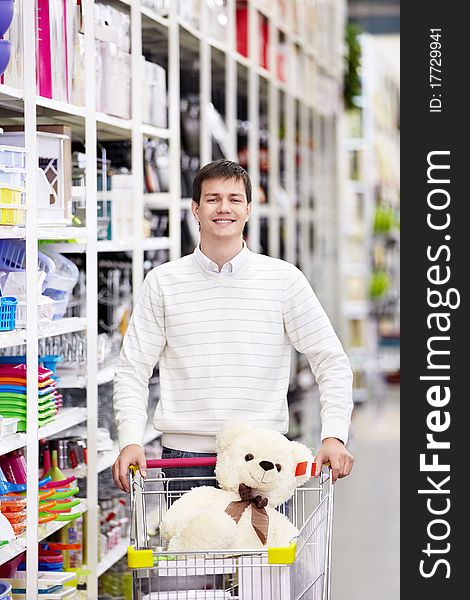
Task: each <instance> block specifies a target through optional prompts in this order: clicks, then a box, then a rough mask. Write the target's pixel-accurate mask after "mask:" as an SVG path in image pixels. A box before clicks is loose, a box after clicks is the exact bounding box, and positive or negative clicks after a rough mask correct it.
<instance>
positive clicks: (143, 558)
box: [127, 546, 153, 569]
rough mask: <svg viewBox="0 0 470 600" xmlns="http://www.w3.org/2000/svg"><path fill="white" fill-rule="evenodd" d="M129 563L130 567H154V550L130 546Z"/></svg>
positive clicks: (128, 551)
mask: <svg viewBox="0 0 470 600" xmlns="http://www.w3.org/2000/svg"><path fill="white" fill-rule="evenodd" d="M127 565H128V567H129V568H130V569H145V568H147V569H148V568H150V567H153V552H152V550H136V549H135V548H133V547H132V546H128V547H127Z"/></svg>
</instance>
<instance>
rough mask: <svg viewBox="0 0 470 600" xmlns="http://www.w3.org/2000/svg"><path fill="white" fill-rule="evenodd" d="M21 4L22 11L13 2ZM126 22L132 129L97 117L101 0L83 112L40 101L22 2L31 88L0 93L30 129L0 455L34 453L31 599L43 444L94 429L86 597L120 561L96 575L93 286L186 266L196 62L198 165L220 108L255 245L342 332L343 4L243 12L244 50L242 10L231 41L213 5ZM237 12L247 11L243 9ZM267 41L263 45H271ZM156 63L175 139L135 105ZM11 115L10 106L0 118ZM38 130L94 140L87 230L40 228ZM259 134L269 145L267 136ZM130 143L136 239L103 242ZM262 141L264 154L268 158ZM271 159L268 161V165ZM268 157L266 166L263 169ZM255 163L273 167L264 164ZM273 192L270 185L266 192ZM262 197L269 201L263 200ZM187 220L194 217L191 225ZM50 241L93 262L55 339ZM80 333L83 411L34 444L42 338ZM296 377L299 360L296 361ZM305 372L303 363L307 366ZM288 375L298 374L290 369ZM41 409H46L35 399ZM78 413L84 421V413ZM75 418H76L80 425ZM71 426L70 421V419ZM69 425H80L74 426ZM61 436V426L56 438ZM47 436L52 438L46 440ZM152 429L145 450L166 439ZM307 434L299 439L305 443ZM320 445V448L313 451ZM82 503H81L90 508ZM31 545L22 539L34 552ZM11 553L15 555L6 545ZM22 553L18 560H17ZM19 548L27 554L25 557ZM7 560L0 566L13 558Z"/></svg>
mask: <svg viewBox="0 0 470 600" xmlns="http://www.w3.org/2000/svg"><path fill="white" fill-rule="evenodd" d="M17 1H18V2H19V1H21V0H17ZM109 3H110V4H113V5H114V6H117V7H120V8H121V9H123V10H125V11H127V12H128V14H129V15H130V23H131V58H130V60H131V74H132V77H131V98H132V104H131V118H129V119H123V118H119V117H116V116H113V115H108V114H105V113H103V112H97V111H96V97H95V96H96V90H95V35H94V19H93V2H92V0H82V6H83V14H84V24H83V31H84V39H85V87H86V95H85V103H84V105H83V106H75V105H71V104H67V103H64V102H60V101H57V100H53V99H49V98H42V97H40V96H38V95H37V94H36V84H35V78H36V56H35V43H34V40H35V31H34V23H35V15H34V6H33V4H34V3H33V2H29V1H27V0H23V2H22V4H23V12H22V14H23V31H24V39H25V44H24V85H23V90H20V89H16V88H13V87H11V86H8V85H0V123H1V124H4V122H5V124H8V123H15V124H18V123H21V124H22V125H24V129H25V135H26V146H27V148H28V154H27V169H28V176H27V203H28V204H27V206H28V209H27V223H26V227H25V228H18V227H11V228H10V227H2V226H0V238H2V237H14V238H17V239H25V240H26V248H27V272H28V296H27V302H28V314H27V326H26V329H25V330H19V331H13V332H5V333H0V348H5V347H10V346H16V345H21V344H26V346H27V370H28V406H30V407H33V408H31V410H29V412H28V423H27V430H28V434H17V435H16V436H12V437H11V438H8V441H7V440H5V441H3V442H2V443H0V453H1V452H7V451H9V450H12V449H17V448H20V447H25V449H26V452H27V459H28V460H27V464H28V482H31V485H28V496H27V498H28V509H29V510H28V530H27V536H25V538H24V540H22V541H21V542H18V547H19V546H22V549H24V548H25V547H26V549H27V560H28V565H29V568H28V580H27V586H28V594H29V595H30V597H33V594H35V591H34V592H33V591H32V590H36V589H37V588H36V576H37V575H36V571H35V569H34V565H35V564H37V546H38V541H39V540H40V539H44V538H45V537H46V536H47V535H49V533H48V531H49V530H44V531H42V532H38V528H37V522H36V521H35V516H36V514H37V485H36V484H35V482H36V481H37V473H38V470H39V469H38V443H37V442H38V439H39V438H41V439H42V437H44V436H46V437H47V435H52V434H53V433H57V432H58V431H62V430H65V429H68V428H69V427H71V426H73V425H74V424H78V423H80V422H84V421H85V420H86V422H87V428H88V433H87V446H88V467H87V506H88V519H87V523H88V525H87V556H88V569H89V572H90V575H89V577H88V585H87V596H88V598H97V597H98V592H97V589H98V588H97V580H98V577H99V576H100V575H101V574H102V573H104V572H105V571H106V569H108V568H109V567H110V566H111V565H112V564H113V563H114V562H115V561H116V560H118V559H119V558H120V557H121V556H123V554H124V553H125V548H124V545H123V544H121V545H119V546H117V547H116V548H115V549H113V551H112V552H109V553H108V554H106V556H105V558H104V559H103V561H102V562H101V563H100V564H98V560H97V546H98V538H97V536H98V532H97V527H96V523H97V521H98V513H97V504H98V493H99V490H98V473H100V472H102V471H104V470H105V469H107V468H109V467H110V466H111V465H112V463H113V461H114V460H115V458H116V456H117V446H115V447H114V448H113V450H111V451H109V452H108V453H98V452H97V447H96V431H97V427H98V393H99V392H98V386H99V385H101V384H103V383H106V382H109V381H110V380H111V379H112V376H113V375H112V372H113V367H112V365H100V366H98V357H97V335H98V329H97V323H98V312H97V302H96V299H97V292H98V289H97V280H98V261H99V258H100V256H101V254H102V253H118V252H126V253H127V254H128V255H129V256H132V294H133V297H134V298H135V297H136V295H137V294H138V293H139V289H140V286H141V283H142V281H143V278H144V274H145V269H146V268H147V267H146V266H145V264H146V261H147V256H149V255H150V251H155V250H166V251H167V252H168V258H169V259H176V258H178V257H179V256H180V255H181V241H182V240H181V219H182V217H183V216H184V213H187V212H188V211H189V210H190V207H191V200H190V199H188V198H183V199H182V198H181V185H180V181H181V173H180V171H181V154H182V147H181V133H182V132H181V124H180V99H181V86H182V81H183V78H184V77H185V76H187V74H188V64H191V61H193V60H196V61H197V64H198V65H199V68H198V70H197V75H196V76H195V78H196V79H197V84H198V96H199V102H200V107H201V111H200V132H201V133H200V136H199V160H200V163H201V164H205V163H207V162H209V161H210V160H212V159H213V158H215V155H214V153H213V144H212V142H213V135H212V133H211V129H210V126H209V120H208V111H209V108H210V107H211V105H213V104H216V102H217V98H216V96H219V97H220V96H221V97H223V103H222V106H219V112H220V113H221V115H222V117H223V120H224V123H225V127H226V131H227V136H226V140H225V141H226V144H225V145H226V148H227V149H228V150H227V152H226V157H227V158H230V159H233V160H239V161H240V162H242V160H245V159H246V163H245V164H246V166H247V168H248V171H249V173H250V177H251V179H252V182H253V189H254V203H253V211H252V215H251V218H250V222H249V229H248V231H247V241H248V244H249V246H250V248H251V249H252V250H254V251H262V252H264V253H267V254H269V255H271V256H275V257H280V258H284V259H286V260H288V261H290V262H292V263H295V264H297V265H298V266H299V267H300V268H301V269H302V270H303V271H304V273H305V274H306V276H307V277H308V279H309V280H310V281H311V282H312V285H313V286H314V289H315V291H316V293H317V295H318V297H319V298H320V300H321V301H322V303H323V305H324V307H325V309H326V310H327V312H328V313H329V314H330V317H331V319H332V321H333V323H335V322H336V321H337V316H338V313H339V307H338V299H337V294H336V291H335V287H336V283H337V281H338V277H339V276H338V272H337V260H336V256H335V249H336V245H337V241H338V239H337V236H338V233H337V231H336V218H337V210H338V205H337V201H336V198H337V196H338V194H337V192H338V186H339V183H338V180H337V178H338V170H337V168H336V162H337V153H338V141H337V137H338V117H339V114H340V112H341V103H340V101H339V98H340V97H341V85H342V52H343V47H342V39H343V26H344V19H345V3H344V1H343V0H323V2H321V3H318V2H314V1H313V0H304V1H302V2H301V1H297V2H295V1H291V2H280V1H279V2H266V1H261V0H254V1H250V2H247V3H246V6H245V8H246V10H247V18H248V40H249V43H248V52H247V55H246V56H245V55H243V54H241V53H240V52H239V51H238V50H239V48H237V31H236V23H237V2H236V0H227V1H226V3H225V15H226V19H225V20H222V21H223V23H224V25H223V26H222V34H221V35H220V34H219V35H215V33H214V31H212V30H211V29H210V25H209V24H210V23H211V20H210V9H209V3H207V2H201V3H197V4H198V5H199V6H200V13H199V14H198V15H194V19H193V20H192V21H191V22H188V20H187V19H183V18H182V17H181V15H180V14H178V3H177V2H169V3H168V13H167V14H165V16H162V15H159V14H157V13H156V12H155V11H154V10H153V9H150V8H148V7H146V6H145V5H144V2H142V1H139V0H132V1H131V0H127V1H125V0H121V1H118V0H109ZM238 8H240V6H238ZM238 17H240V15H238ZM262 24H265V25H267V28H266V30H267V31H268V39H269V43H268V44H267V51H266V57H265V59H266V62H263V61H264V59H261V50H260V49H261V47H262V35H261V33H260V32H261V25H262ZM265 41H266V40H265ZM143 52H144V53H148V52H150V53H152V52H153V55H154V56H156V57H157V59H158V60H159V61H161V63H162V64H165V65H166V69H167V89H168V128H159V127H155V126H153V125H148V124H146V123H143V120H142V106H141V101H140V92H141V84H142V80H143V77H144V74H143V67H142V61H141V56H142V53H143ZM2 108H5V109H8V110H7V112H6V117H5V118H3V117H2V112H1V111H2ZM237 121H238V123H239V124H240V122H241V121H245V122H249V123H250V126H249V127H248V131H247V143H246V146H245V147H242V145H241V142H240V139H239V135H238V134H239V131H237ZM38 124H66V125H69V126H70V127H71V128H72V138H73V139H80V140H85V146H86V154H87V157H86V159H87V160H86V214H87V219H86V223H87V225H86V228H79V227H57V228H55V227H54V228H52V227H37V208H36V198H37V191H36V176H35V173H36V165H37V158H38V156H37V147H36V133H35V132H36V129H37V125H38ZM261 133H262V135H261ZM144 138H152V139H161V140H166V141H167V142H168V145H169V167H168V181H169V189H168V191H167V192H164V193H152V194H145V193H143V189H144V181H143V170H144V158H143V152H142V145H143V140H144ZM113 140H118V141H119V140H123V141H124V140H125V141H129V140H130V141H131V144H132V175H133V183H132V185H133V187H132V190H131V197H132V202H133V210H132V217H133V224H132V231H131V232H130V235H129V238H128V239H127V240H112V241H111V240H104V241H103V240H102V241H97V221H96V215H97V205H98V202H99V201H100V200H102V199H110V200H111V201H113V198H114V199H116V198H118V197H119V194H120V191H119V190H111V191H110V192H105V193H103V192H97V180H98V177H97V143H99V142H104V141H113ZM262 144H265V146H266V147H265V148H263V147H262ZM264 150H266V154H264ZM263 157H264V158H263ZM260 160H263V161H264V160H266V165H267V167H266V166H264V167H263V166H261V168H260ZM263 186H264V187H263ZM262 200H266V201H265V202H264V203H262ZM145 207H147V208H148V209H151V210H157V209H158V210H166V211H167V213H168V218H169V232H168V236H164V237H157V238H144V236H143V231H144V208H145ZM190 218H191V217H190ZM41 240H54V243H53V244H52V247H53V248H54V249H56V250H57V251H59V252H62V253H66V254H67V253H78V254H85V253H86V276H87V282H86V317H74V318H70V319H63V320H60V321H57V322H53V323H52V324H51V325H50V326H48V327H47V328H44V327H43V326H39V325H38V322H37V313H36V303H35V295H34V287H35V271H36V264H37V250H38V241H41ZM77 331H84V332H85V333H86V337H87V349H88V352H87V366H86V373H85V374H83V375H80V376H78V377H75V381H70V379H68V380H67V378H66V376H65V375H64V377H63V382H62V385H63V387H64V388H67V387H77V388H83V389H86V408H85V409H78V408H76V409H74V413H73V415H75V416H74V417H72V413H66V412H65V411H64V413H63V415H64V418H65V417H66V416H67V415H69V417H70V419H69V420H67V419H65V421H67V423H66V422H65V421H64V422H63V423H59V421H60V419H58V420H57V421H56V429H55V430H54V431H53V429H54V428H52V427H51V426H48V427H49V429H46V428H44V430H43V431H40V432H39V433H38V415H37V409H35V408H34V405H35V400H36V398H35V395H36V392H35V390H36V389H37V386H36V382H37V361H36V357H37V354H38V340H39V339H40V338H42V337H50V336H56V335H60V334H63V333H67V332H77ZM294 364H295V367H297V363H296V361H294ZM300 366H301V365H299V368H300ZM292 373H293V378H295V376H296V368H293V370H292ZM36 405H37V402H36ZM76 411H78V412H76ZM79 415H80V416H79ZM74 419H75V420H74ZM72 421H73V422H72ZM57 427H59V429H57ZM46 434H47V435H46ZM158 435H159V434H158V432H155V431H153V429H149V430H148V431H147V432H146V437H145V442H150V441H153V440H155V439H156V438H157V437H158ZM311 435H312V432H311V431H304V432H303V436H304V438H305V440H310V438H311ZM310 441H311V440H310ZM84 506H85V504H84ZM26 540H27V542H26ZM9 546H10V545H9ZM12 548H13V544H12V545H11V548H10V550H11V551H16V550H12ZM22 549H19V550H18V553H19V552H21V551H22ZM6 556H7V551H6V550H5V549H2V550H1V551H0V564H1V563H3V562H5V560H8V558H6Z"/></svg>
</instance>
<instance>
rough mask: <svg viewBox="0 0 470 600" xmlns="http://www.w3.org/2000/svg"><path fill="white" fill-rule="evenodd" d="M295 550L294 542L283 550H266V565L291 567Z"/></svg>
mask: <svg viewBox="0 0 470 600" xmlns="http://www.w3.org/2000/svg"><path fill="white" fill-rule="evenodd" d="M296 550H297V544H296V543H295V542H292V544H290V545H289V546H287V547H285V548H268V564H270V565H291V564H292V563H293V562H294V560H295V553H296Z"/></svg>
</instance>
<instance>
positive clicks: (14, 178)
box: [0, 166, 26, 187]
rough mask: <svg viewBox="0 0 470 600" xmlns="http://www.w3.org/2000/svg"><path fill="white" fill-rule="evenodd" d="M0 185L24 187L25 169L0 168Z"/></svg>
mask: <svg viewBox="0 0 470 600" xmlns="http://www.w3.org/2000/svg"><path fill="white" fill-rule="evenodd" d="M0 183H6V184H7V185H14V186H18V185H19V186H21V187H24V186H25V185H26V169H17V168H16V167H2V166H0Z"/></svg>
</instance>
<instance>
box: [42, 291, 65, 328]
mask: <svg viewBox="0 0 470 600" xmlns="http://www.w3.org/2000/svg"><path fill="white" fill-rule="evenodd" d="M51 293H52V296H51ZM44 296H47V297H48V298H51V300H53V302H54V304H53V305H52V306H53V314H52V320H53V321H56V320H57V319H62V317H63V316H64V315H65V313H66V312H67V306H68V305H69V294H68V293H67V292H60V297H59V290H53V289H47V290H44ZM53 296H55V297H53Z"/></svg>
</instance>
